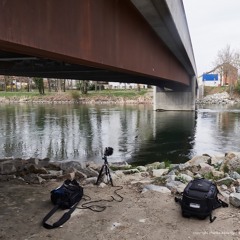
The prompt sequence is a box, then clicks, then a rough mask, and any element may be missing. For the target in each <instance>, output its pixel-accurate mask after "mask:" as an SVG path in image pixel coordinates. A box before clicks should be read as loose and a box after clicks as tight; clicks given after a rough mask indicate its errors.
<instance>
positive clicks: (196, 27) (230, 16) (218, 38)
mask: <svg viewBox="0 0 240 240" xmlns="http://www.w3.org/2000/svg"><path fill="white" fill-rule="evenodd" d="M183 4H184V8H185V13H186V17H187V22H188V28H189V32H190V37H191V41H192V47H193V53H194V57H195V62H196V66H197V74H198V76H200V75H202V74H203V73H204V72H208V71H210V70H212V69H213V68H214V61H215V60H216V59H217V54H218V52H219V51H221V50H223V49H225V48H226V46H227V45H229V46H230V49H231V50H233V51H240V0H183Z"/></svg>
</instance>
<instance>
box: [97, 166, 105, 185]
mask: <svg viewBox="0 0 240 240" xmlns="http://www.w3.org/2000/svg"><path fill="white" fill-rule="evenodd" d="M103 168H104V165H103V166H102V168H101V170H100V172H99V174H98V178H97V182H96V185H98V183H99V181H100V179H101V177H102V172H103Z"/></svg>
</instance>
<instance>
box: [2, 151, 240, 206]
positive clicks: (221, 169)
mask: <svg viewBox="0 0 240 240" xmlns="http://www.w3.org/2000/svg"><path fill="white" fill-rule="evenodd" d="M100 168H101V166H100V165H97V164H95V163H88V164H87V165H86V166H84V167H83V166H82V165H81V164H80V163H79V162H76V161H67V162H51V161H50V160H49V159H36V158H31V159H12V158H9V159H1V160H0V170H1V174H0V181H2V182H4V181H11V180H15V181H16V180H17V181H20V182H22V183H27V184H44V183H45V182H47V181H48V182H49V181H50V182H61V181H64V180H65V179H76V180H78V181H79V182H81V184H82V185H94V184H95V183H96V181H97V177H98V174H99V171H100ZM110 168H111V176H112V178H113V181H118V180H119V179H120V180H121V181H122V182H125V183H126V182H127V181H128V180H129V176H131V182H130V184H137V185H138V186H139V187H140V188H141V191H143V192H145V191H148V190H153V191H159V192H162V193H169V194H171V195H175V194H177V193H181V192H182V191H183V190H184V188H185V187H186V185H187V183H188V182H189V181H191V180H192V179H194V178H207V179H210V180H212V181H214V182H215V183H216V184H217V185H218V188H219V191H220V193H221V197H222V198H223V200H224V201H226V202H228V203H230V204H231V205H233V206H234V207H240V153H235V152H229V153H226V154H225V155H223V156H221V157H220V156H218V157H216V156H210V155H207V154H205V155H202V156H195V157H193V158H192V159H191V160H189V161H188V162H186V163H184V164H169V163H165V162H155V163H152V164H148V165H146V166H138V167H134V168H133V167H132V166H131V165H129V164H127V163H119V164H118V163H114V164H110ZM107 183H108V179H107V178H106V176H104V179H102V180H101V183H100V186H101V187H102V188H104V187H105V186H106V184H107Z"/></svg>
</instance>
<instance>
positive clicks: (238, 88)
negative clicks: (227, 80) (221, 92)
mask: <svg viewBox="0 0 240 240" xmlns="http://www.w3.org/2000/svg"><path fill="white" fill-rule="evenodd" d="M236 91H237V92H238V93H239V94H240V81H238V83H237V86H236Z"/></svg>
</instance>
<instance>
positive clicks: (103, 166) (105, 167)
mask: <svg viewBox="0 0 240 240" xmlns="http://www.w3.org/2000/svg"><path fill="white" fill-rule="evenodd" d="M105 152H107V151H105ZM102 159H103V160H104V164H103V165H102V168H101V170H100V172H99V174H98V178H97V182H96V185H98V184H99V181H100V179H101V178H102V173H103V172H104V173H105V174H106V176H107V181H108V182H109V181H110V183H111V185H112V186H113V181H112V177H111V174H110V169H109V166H108V161H107V154H104V156H103V158H102Z"/></svg>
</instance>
